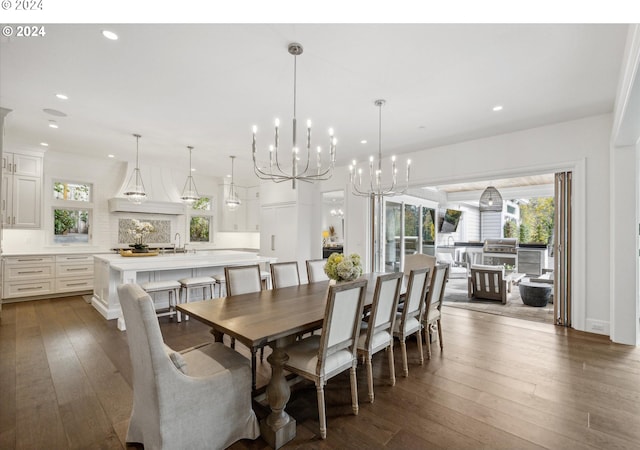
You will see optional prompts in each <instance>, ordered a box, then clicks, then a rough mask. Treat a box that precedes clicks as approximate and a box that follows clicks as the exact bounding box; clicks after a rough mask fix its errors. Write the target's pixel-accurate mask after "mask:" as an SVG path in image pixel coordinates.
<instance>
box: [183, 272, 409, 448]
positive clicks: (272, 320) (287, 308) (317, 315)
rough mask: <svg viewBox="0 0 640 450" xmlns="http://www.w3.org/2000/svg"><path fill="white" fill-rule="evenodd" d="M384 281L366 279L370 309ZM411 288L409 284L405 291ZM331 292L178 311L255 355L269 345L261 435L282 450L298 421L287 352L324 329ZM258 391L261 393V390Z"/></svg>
mask: <svg viewBox="0 0 640 450" xmlns="http://www.w3.org/2000/svg"><path fill="white" fill-rule="evenodd" d="M379 275H381V273H368V274H364V275H363V276H362V277H361V279H362V278H364V279H366V280H367V281H368V283H367V294H366V298H365V305H371V303H372V301H373V294H374V291H375V284H376V278H377V277H378V276H379ZM405 278H406V277H405ZM405 286H406V282H405V283H403V291H404V288H405ZM328 287H329V282H328V281H321V282H317V283H309V284H301V285H298V286H291V287H285V288H278V289H268V290H262V291H259V292H254V293H250V294H241V295H233V296H229V297H221V298H214V299H212V300H204V301H198V302H191V303H186V304H180V305H178V310H179V311H181V312H182V313H185V314H188V315H189V316H190V317H193V318H194V319H196V320H198V321H200V322H203V323H205V324H207V325H209V326H211V327H212V328H213V330H214V331H215V332H216V333H215V334H218V335H221V334H227V335H229V336H230V337H232V338H235V339H236V341H238V342H241V343H242V344H243V345H245V346H246V347H248V348H249V349H250V350H251V351H252V353H253V354H255V351H256V350H257V349H258V348H260V347H262V346H264V345H269V346H270V347H271V348H272V350H273V351H272V353H271V354H270V355H269V357H268V358H267V361H268V362H269V364H270V365H271V378H270V380H269V384H268V385H267V388H266V393H267V398H268V402H269V407H270V409H271V413H270V414H269V415H268V416H267V417H266V419H264V420H263V421H261V423H260V431H261V433H262V437H263V438H264V439H265V441H266V442H267V443H268V444H269V445H271V446H272V447H273V448H276V449H277V448H280V447H282V446H283V445H284V444H286V443H287V442H289V441H290V440H292V439H293V438H294V437H295V435H296V425H295V419H293V418H292V417H291V416H289V415H288V414H287V412H286V411H285V407H286V405H287V402H288V401H289V397H290V395H291V391H290V388H289V384H288V383H287V380H286V378H285V376H284V364H285V363H286V362H287V360H288V359H289V356H288V355H287V354H286V353H285V352H284V351H283V350H282V348H283V347H284V346H285V345H287V344H289V343H291V342H293V340H294V339H295V336H296V335H298V334H301V333H304V332H307V331H310V330H315V329H318V328H321V327H322V322H323V319H324V313H325V306H326V300H327V292H328ZM253 389H254V392H255V385H254V386H253Z"/></svg>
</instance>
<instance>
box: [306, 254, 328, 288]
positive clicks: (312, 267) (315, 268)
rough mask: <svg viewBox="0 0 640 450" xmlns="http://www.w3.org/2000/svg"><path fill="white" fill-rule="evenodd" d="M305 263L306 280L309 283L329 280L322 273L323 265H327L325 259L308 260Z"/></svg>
mask: <svg viewBox="0 0 640 450" xmlns="http://www.w3.org/2000/svg"><path fill="white" fill-rule="evenodd" d="M306 263H307V279H308V280H309V283H315V282H316V281H326V280H328V279H329V277H328V276H327V274H326V273H325V272H324V265H325V264H326V263H327V260H326V259H308V260H307V261H306Z"/></svg>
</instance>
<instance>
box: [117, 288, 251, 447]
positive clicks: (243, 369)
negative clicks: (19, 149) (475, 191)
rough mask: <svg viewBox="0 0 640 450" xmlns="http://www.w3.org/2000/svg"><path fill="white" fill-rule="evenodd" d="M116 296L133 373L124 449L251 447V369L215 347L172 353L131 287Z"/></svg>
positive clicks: (142, 295)
mask: <svg viewBox="0 0 640 450" xmlns="http://www.w3.org/2000/svg"><path fill="white" fill-rule="evenodd" d="M117 290H118V297H119V300H120V306H121V307H122V314H123V318H124V320H125V323H126V326H127V341H128V342H129V354H130V359H131V367H132V368H133V408H132V410H131V417H130V419H129V427H128V430H127V435H126V442H131V443H134V442H135V443H139V444H143V445H144V448H148V449H181V448H184V449H205V448H227V447H228V446H230V445H231V444H233V443H234V442H236V441H238V440H240V439H256V438H257V437H258V436H259V435H260V429H259V425H258V421H257V419H256V415H255V413H254V412H253V409H252V400H251V386H250V384H249V383H250V382H251V375H250V370H249V361H248V360H247V359H246V358H245V357H244V356H242V355H240V354H239V353H237V352H235V351H233V350H231V349H230V348H228V347H225V346H224V345H222V344H221V343H219V342H210V343H206V344H202V345H199V346H197V347H192V348H190V349H187V350H185V351H182V352H175V351H174V350H173V349H171V348H170V347H169V346H167V345H165V343H164V341H163V339H162V333H161V331H160V325H159V324H158V319H157V318H156V312H155V307H154V304H153V300H152V299H151V297H150V296H149V294H147V293H146V292H145V291H144V290H143V289H142V288H141V287H140V286H138V285H136V284H123V285H120V286H118V289H117Z"/></svg>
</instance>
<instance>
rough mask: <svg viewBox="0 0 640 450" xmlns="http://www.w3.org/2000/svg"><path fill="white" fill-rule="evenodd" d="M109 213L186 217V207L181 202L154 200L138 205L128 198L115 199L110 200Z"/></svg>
mask: <svg viewBox="0 0 640 450" xmlns="http://www.w3.org/2000/svg"><path fill="white" fill-rule="evenodd" d="M109 212H128V213H143V214H165V215H184V214H185V213H186V206H185V205H184V204H183V203H179V202H156V201H152V200H148V201H146V202H144V203H141V204H139V205H136V204H135V203H131V202H130V201H129V200H128V199H126V198H120V197H115V198H110V199H109Z"/></svg>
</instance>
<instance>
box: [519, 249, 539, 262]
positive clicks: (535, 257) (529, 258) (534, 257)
mask: <svg viewBox="0 0 640 450" xmlns="http://www.w3.org/2000/svg"><path fill="white" fill-rule="evenodd" d="M518 261H520V262H521V263H522V262H528V263H537V264H539V263H540V252H523V251H520V252H518Z"/></svg>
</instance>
